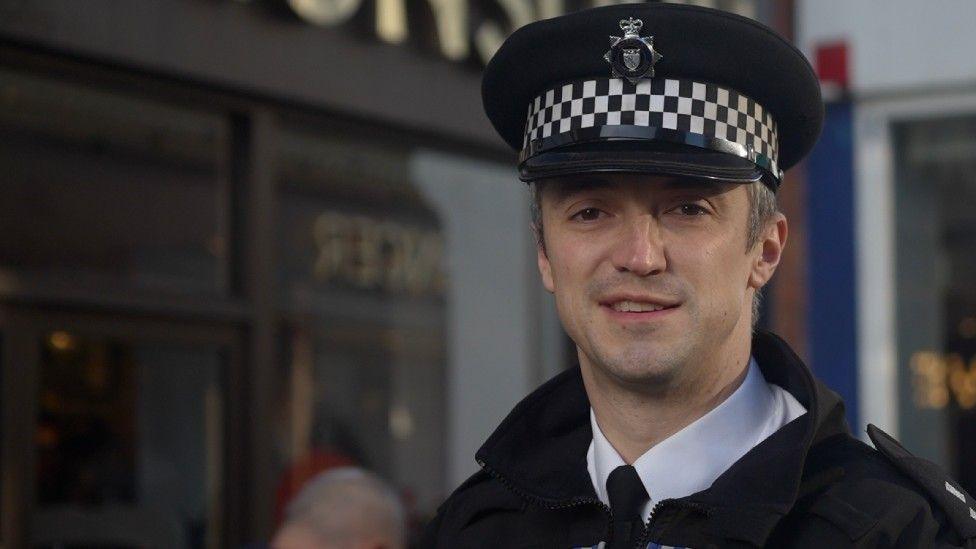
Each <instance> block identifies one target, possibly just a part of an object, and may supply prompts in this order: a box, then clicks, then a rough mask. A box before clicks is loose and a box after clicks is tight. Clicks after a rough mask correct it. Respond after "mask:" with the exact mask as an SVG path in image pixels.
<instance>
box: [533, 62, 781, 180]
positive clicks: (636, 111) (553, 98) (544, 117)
mask: <svg viewBox="0 0 976 549" xmlns="http://www.w3.org/2000/svg"><path fill="white" fill-rule="evenodd" d="M617 134H622V135H617ZM625 136H626V137H627V138H632V139H652V140H664V141H670V142H680V143H686V144H690V145H695V146H699V147H703V148H708V149H713V150H718V151H721V152H726V153H730V154H735V155H736V156H739V157H741V158H747V159H749V160H751V161H753V162H755V163H756V164H757V165H758V166H759V167H761V168H764V169H766V170H768V171H769V172H771V173H772V175H773V176H774V177H776V178H777V179H779V178H780V176H781V174H780V172H779V168H778V165H777V160H778V158H779V150H778V143H779V141H778V139H777V134H776V121H775V120H774V119H773V117H772V114H770V112H769V111H768V110H766V109H765V108H764V107H763V106H762V105H760V104H759V103H757V102H756V101H754V100H753V99H751V98H749V97H746V96H745V95H743V94H741V93H739V92H737V91H735V90H732V89H728V88H723V87H721V86H717V85H715V84H709V83H706V82H695V81H693V80H684V79H677V78H644V79H641V80H638V81H637V83H636V84H631V83H630V81H628V80H625V79H623V78H595V79H587V80H576V81H572V82H567V83H564V84H561V85H559V86H556V87H553V88H551V89H549V90H546V91H545V92H543V93H541V94H540V95H538V96H537V97H536V98H535V99H534V100H533V101H532V102H531V103H530V104H529V109H528V115H527V120H526V124H525V138H524V141H523V144H522V147H523V148H522V153H521V155H520V156H521V160H522V161H524V160H525V159H527V158H530V157H532V156H535V155H536V154H539V153H541V152H545V151H547V150H550V149H553V148H556V147H561V146H564V145H568V144H572V143H575V142H582V141H588V140H592V139H600V138H621V137H625Z"/></svg>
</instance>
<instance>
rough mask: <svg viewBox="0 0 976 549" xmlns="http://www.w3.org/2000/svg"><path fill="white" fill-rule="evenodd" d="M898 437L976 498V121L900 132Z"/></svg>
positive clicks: (939, 122) (922, 123)
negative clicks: (975, 207)
mask: <svg viewBox="0 0 976 549" xmlns="http://www.w3.org/2000/svg"><path fill="white" fill-rule="evenodd" d="M895 146H896V154H895V158H897V163H896V219H897V222H896V224H897V227H896V230H897V238H896V245H897V249H896V254H897V296H898V297H897V299H898V301H897V328H898V353H899V400H900V406H899V410H900V413H899V428H900V434H901V437H902V440H903V442H905V444H906V445H907V446H908V447H909V448H911V449H912V450H913V451H914V452H916V453H919V454H921V455H924V456H926V457H930V458H934V459H935V460H936V461H940V462H942V464H943V465H945V466H947V467H948V468H949V469H950V470H951V471H953V473H954V475H955V476H956V478H958V480H959V481H960V482H961V483H962V484H963V486H964V487H965V488H966V489H967V490H968V491H969V492H970V493H973V492H974V491H976V286H974V285H973V281H974V280H976V255H974V254H973V250H976V214H974V211H973V205H974V204H976V114H970V115H968V116H959V117H952V118H944V119H941V118H940V119H928V120H917V121H912V122H906V123H902V124H900V125H897V126H896V127H895Z"/></svg>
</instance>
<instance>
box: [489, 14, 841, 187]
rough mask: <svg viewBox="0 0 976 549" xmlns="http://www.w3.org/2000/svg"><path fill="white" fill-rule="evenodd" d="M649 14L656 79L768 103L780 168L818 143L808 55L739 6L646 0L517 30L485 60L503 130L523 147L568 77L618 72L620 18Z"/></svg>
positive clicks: (818, 111) (816, 89) (816, 94)
mask: <svg viewBox="0 0 976 549" xmlns="http://www.w3.org/2000/svg"><path fill="white" fill-rule="evenodd" d="M630 17H633V18H635V19H641V20H642V21H643V27H642V29H641V31H640V35H641V36H653V37H654V48H655V49H656V50H657V51H658V52H660V53H661V54H662V55H663V58H662V59H661V60H660V61H659V62H658V63H657V64H656V66H655V74H654V76H653V80H656V79H660V78H681V79H690V80H694V81H698V82H708V83H712V84H717V85H719V86H725V87H728V88H731V89H733V90H736V91H737V92H739V93H742V94H744V95H746V96H748V97H750V98H752V99H754V100H755V101H756V102H758V103H759V104H761V105H762V106H763V107H765V109H766V110H767V111H768V112H769V113H771V114H772V116H773V118H774V119H775V121H776V124H777V126H778V133H779V168H780V169H782V170H785V169H788V168H790V167H791V166H793V165H795V164H796V163H797V162H799V161H800V160H801V159H802V158H803V157H804V156H805V155H806V154H807V153H808V152H809V151H810V149H811V148H812V147H813V145H814V143H815V142H816V140H817V138H818V137H819V135H820V131H821V127H822V125H823V117H824V108H823V102H822V99H821V96H820V85H819V82H818V80H817V76H816V74H815V73H814V71H813V69H812V67H811V66H810V63H809V62H808V61H807V59H806V57H804V55H803V54H802V53H801V52H800V51H799V50H798V49H796V48H795V47H794V46H793V45H792V44H790V43H789V42H788V41H786V40H785V39H784V38H782V37H781V36H779V35H778V34H776V33H775V32H774V31H772V30H771V29H769V28H768V27H766V26H764V25H762V24H760V23H758V22H756V21H753V20H751V19H748V18H746V17H742V16H739V15H735V14H732V13H728V12H724V11H720V10H715V9H710V8H703V7H699V6H690V5H681V4H669V3H660V2H652V3H643V4H618V5H611V6H604V7H599V8H593V9H587V10H583V11H579V12H575V13H571V14H568V15H563V16H559V17H555V18H552V19H546V20H542V21H537V22H534V23H530V24H528V25H525V26H523V27H522V28H520V29H518V30H516V31H515V32H514V33H513V34H512V35H511V36H509V37H508V39H507V40H506V41H505V43H504V44H502V46H501V48H499V50H498V52H496V54H495V55H494V57H493V58H492V59H491V61H489V63H488V65H487V67H486V68H485V72H484V77H483V80H482V99H483V101H484V108H485V112H486V114H487V115H488V118H489V119H490V120H491V122H492V124H493V125H494V127H495V129H496V130H497V131H498V133H499V134H501V136H502V138H503V139H504V140H505V141H506V142H507V143H508V144H509V146H511V147H512V148H513V149H515V150H516V151H519V150H521V149H522V145H523V137H524V135H523V133H524V131H525V126H526V117H527V113H526V111H527V108H528V106H529V104H530V103H531V102H532V101H533V100H534V98H535V97H536V96H537V95H538V94H540V93H542V92H543V91H544V90H546V89H549V88H552V87H554V86H556V85H558V84H560V83H563V82H567V81H572V80H578V79H584V78H593V77H597V78H602V77H610V65H609V64H608V63H607V61H606V60H605V59H604V58H603V55H604V52H606V51H607V50H608V49H609V46H610V39H609V37H610V36H611V35H614V36H621V35H622V34H623V32H622V31H621V29H620V26H619V25H620V21H621V20H623V19H627V18H630Z"/></svg>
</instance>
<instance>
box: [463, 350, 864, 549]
mask: <svg viewBox="0 0 976 549" xmlns="http://www.w3.org/2000/svg"><path fill="white" fill-rule="evenodd" d="M752 355H753V356H754V357H755V358H756V361H757V362H758V364H759V368H760V370H761V371H762V373H763V376H764V377H765V378H766V381H768V382H770V383H775V384H777V385H779V386H780V387H783V388H784V389H785V390H786V391H788V392H789V393H790V394H792V395H793V396H794V397H795V398H796V399H797V400H798V401H799V402H800V403H801V404H803V406H804V407H806V409H807V413H806V414H804V415H802V416H800V417H799V418H797V419H796V420H794V421H793V422H791V423H789V424H788V425H786V426H784V427H783V428H782V429H780V430H779V431H777V432H776V433H774V434H773V435H772V436H770V437H769V438H767V439H766V440H765V441H763V442H762V443H760V444H759V445H758V446H756V447H755V448H753V449H752V450H751V451H750V452H748V453H747V454H746V455H745V456H743V457H742V458H741V459H740V460H739V461H737V462H736V463H735V464H734V465H733V466H732V467H730V468H729V469H728V470H727V471H726V472H725V473H723V474H722V476H720V477H719V478H718V479H717V480H716V481H715V482H714V483H713V484H712V486H711V487H710V488H709V489H707V490H704V491H702V492H698V493H696V494H693V495H691V496H688V497H687V498H683V499H685V500H688V501H691V502H695V503H698V504H701V505H703V506H705V507H707V508H708V509H710V515H709V516H710V519H711V520H710V523H711V524H712V525H713V527H714V528H715V530H716V531H715V532H714V533H715V534H718V535H723V536H726V537H734V538H736V539H743V540H746V541H752V542H757V543H761V541H762V540H763V539H765V538H766V536H768V534H769V532H770V531H771V530H772V528H773V527H774V526H775V525H776V523H777V522H778V521H779V519H780V518H782V516H783V515H785V514H786V513H788V512H789V510H790V509H791V508H792V507H793V504H794V502H795V501H796V498H797V493H798V491H799V486H800V480H801V477H802V475H803V466H804V462H805V459H806V456H807V454H808V453H809V450H810V447H811V446H812V445H814V444H816V443H817V442H819V441H821V440H823V439H826V438H828V437H830V436H833V435H836V434H841V433H848V432H849V430H848V428H847V424H846V422H845V419H844V404H843V402H842V401H841V400H840V397H838V396H837V394H836V393H834V392H833V391H831V390H830V389H828V388H827V387H826V386H824V385H823V384H822V383H820V382H819V381H817V380H816V379H814V377H813V375H812V374H811V373H810V370H809V369H808V368H807V367H806V366H805V365H804V364H803V362H802V361H801V360H800V358H799V357H797V356H796V354H795V353H794V352H793V351H792V350H791V349H790V348H789V346H788V345H787V344H786V342H784V341H783V340H782V339H780V338H779V337H777V336H775V335H773V334H771V333H768V332H762V331H760V332H758V333H757V334H756V335H755V336H754V338H753V341H752ZM589 411H590V404H589V400H588V398H587V396H586V391H585V389H584V387H583V379H582V376H581V374H580V370H579V368H578V367H577V368H573V369H571V370H568V371H566V372H563V373H561V374H559V375H557V376H556V377H554V378H553V379H551V380H550V381H548V382H547V383H545V384H544V385H542V386H541V387H540V388H539V389H537V390H536V391H534V392H533V393H532V394H530V395H529V396H528V397H526V398H525V399H524V400H523V401H522V402H520V403H519V404H518V405H516V406H515V408H514V409H513V410H512V412H511V413H510V414H509V415H508V417H506V418H505V420H504V421H502V423H501V425H499V426H498V428H497V429H496V430H495V432H494V433H493V434H492V435H491V436H490V437H489V438H488V440H487V441H486V442H485V444H484V445H483V446H482V447H481V449H480V450H478V452H477V454H476V458H477V460H478V463H480V464H482V466H483V467H485V468H486V469H487V470H489V472H491V473H493V474H495V475H496V476H500V477H502V478H503V479H504V480H505V481H506V482H507V483H508V484H509V485H510V486H511V487H513V488H514V489H515V490H516V491H517V492H519V493H521V494H522V495H523V496H528V497H529V498H533V499H537V500H540V501H544V502H548V503H551V504H565V503H568V502H570V501H578V500H580V499H584V498H589V499H595V498H596V494H595V492H594V490H593V485H592V483H591V482H590V478H589V474H588V473H587V470H586V450H587V448H588V447H589V444H590V440H591V439H592V437H593V433H592V431H591V429H590V422H589Z"/></svg>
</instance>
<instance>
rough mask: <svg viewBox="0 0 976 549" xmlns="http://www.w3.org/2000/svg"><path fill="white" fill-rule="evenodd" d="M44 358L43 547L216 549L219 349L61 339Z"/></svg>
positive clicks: (39, 491)
mask: <svg viewBox="0 0 976 549" xmlns="http://www.w3.org/2000/svg"><path fill="white" fill-rule="evenodd" d="M41 357H42V358H41V368H40V406H39V415H38V418H37V426H36V431H35V433H36V434H35V444H36V460H37V461H36V474H37V476H36V484H35V499H36V501H35V507H34V515H33V517H32V527H31V537H32V540H33V543H34V545H35V546H40V547H47V546H62V545H66V546H103V545H106V544H107V545H111V546H119V547H147V546H152V547H173V548H182V547H218V546H219V540H220V524H221V504H222V497H221V491H222V482H221V478H222V477H221V475H222V469H223V465H222V455H223V454H222V452H223V444H222V439H223V397H222V391H221V382H220V374H221V368H220V353H219V348H217V347H214V346H205V345H204V346H183V345H175V344H163V343H142V342H140V343H132V342H128V341H125V340H120V339H116V338H103V337H88V336H84V335H80V334H76V333H73V332H67V331H54V332H50V333H48V334H47V335H46V336H45V337H44V340H43V341H42V342H41Z"/></svg>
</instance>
